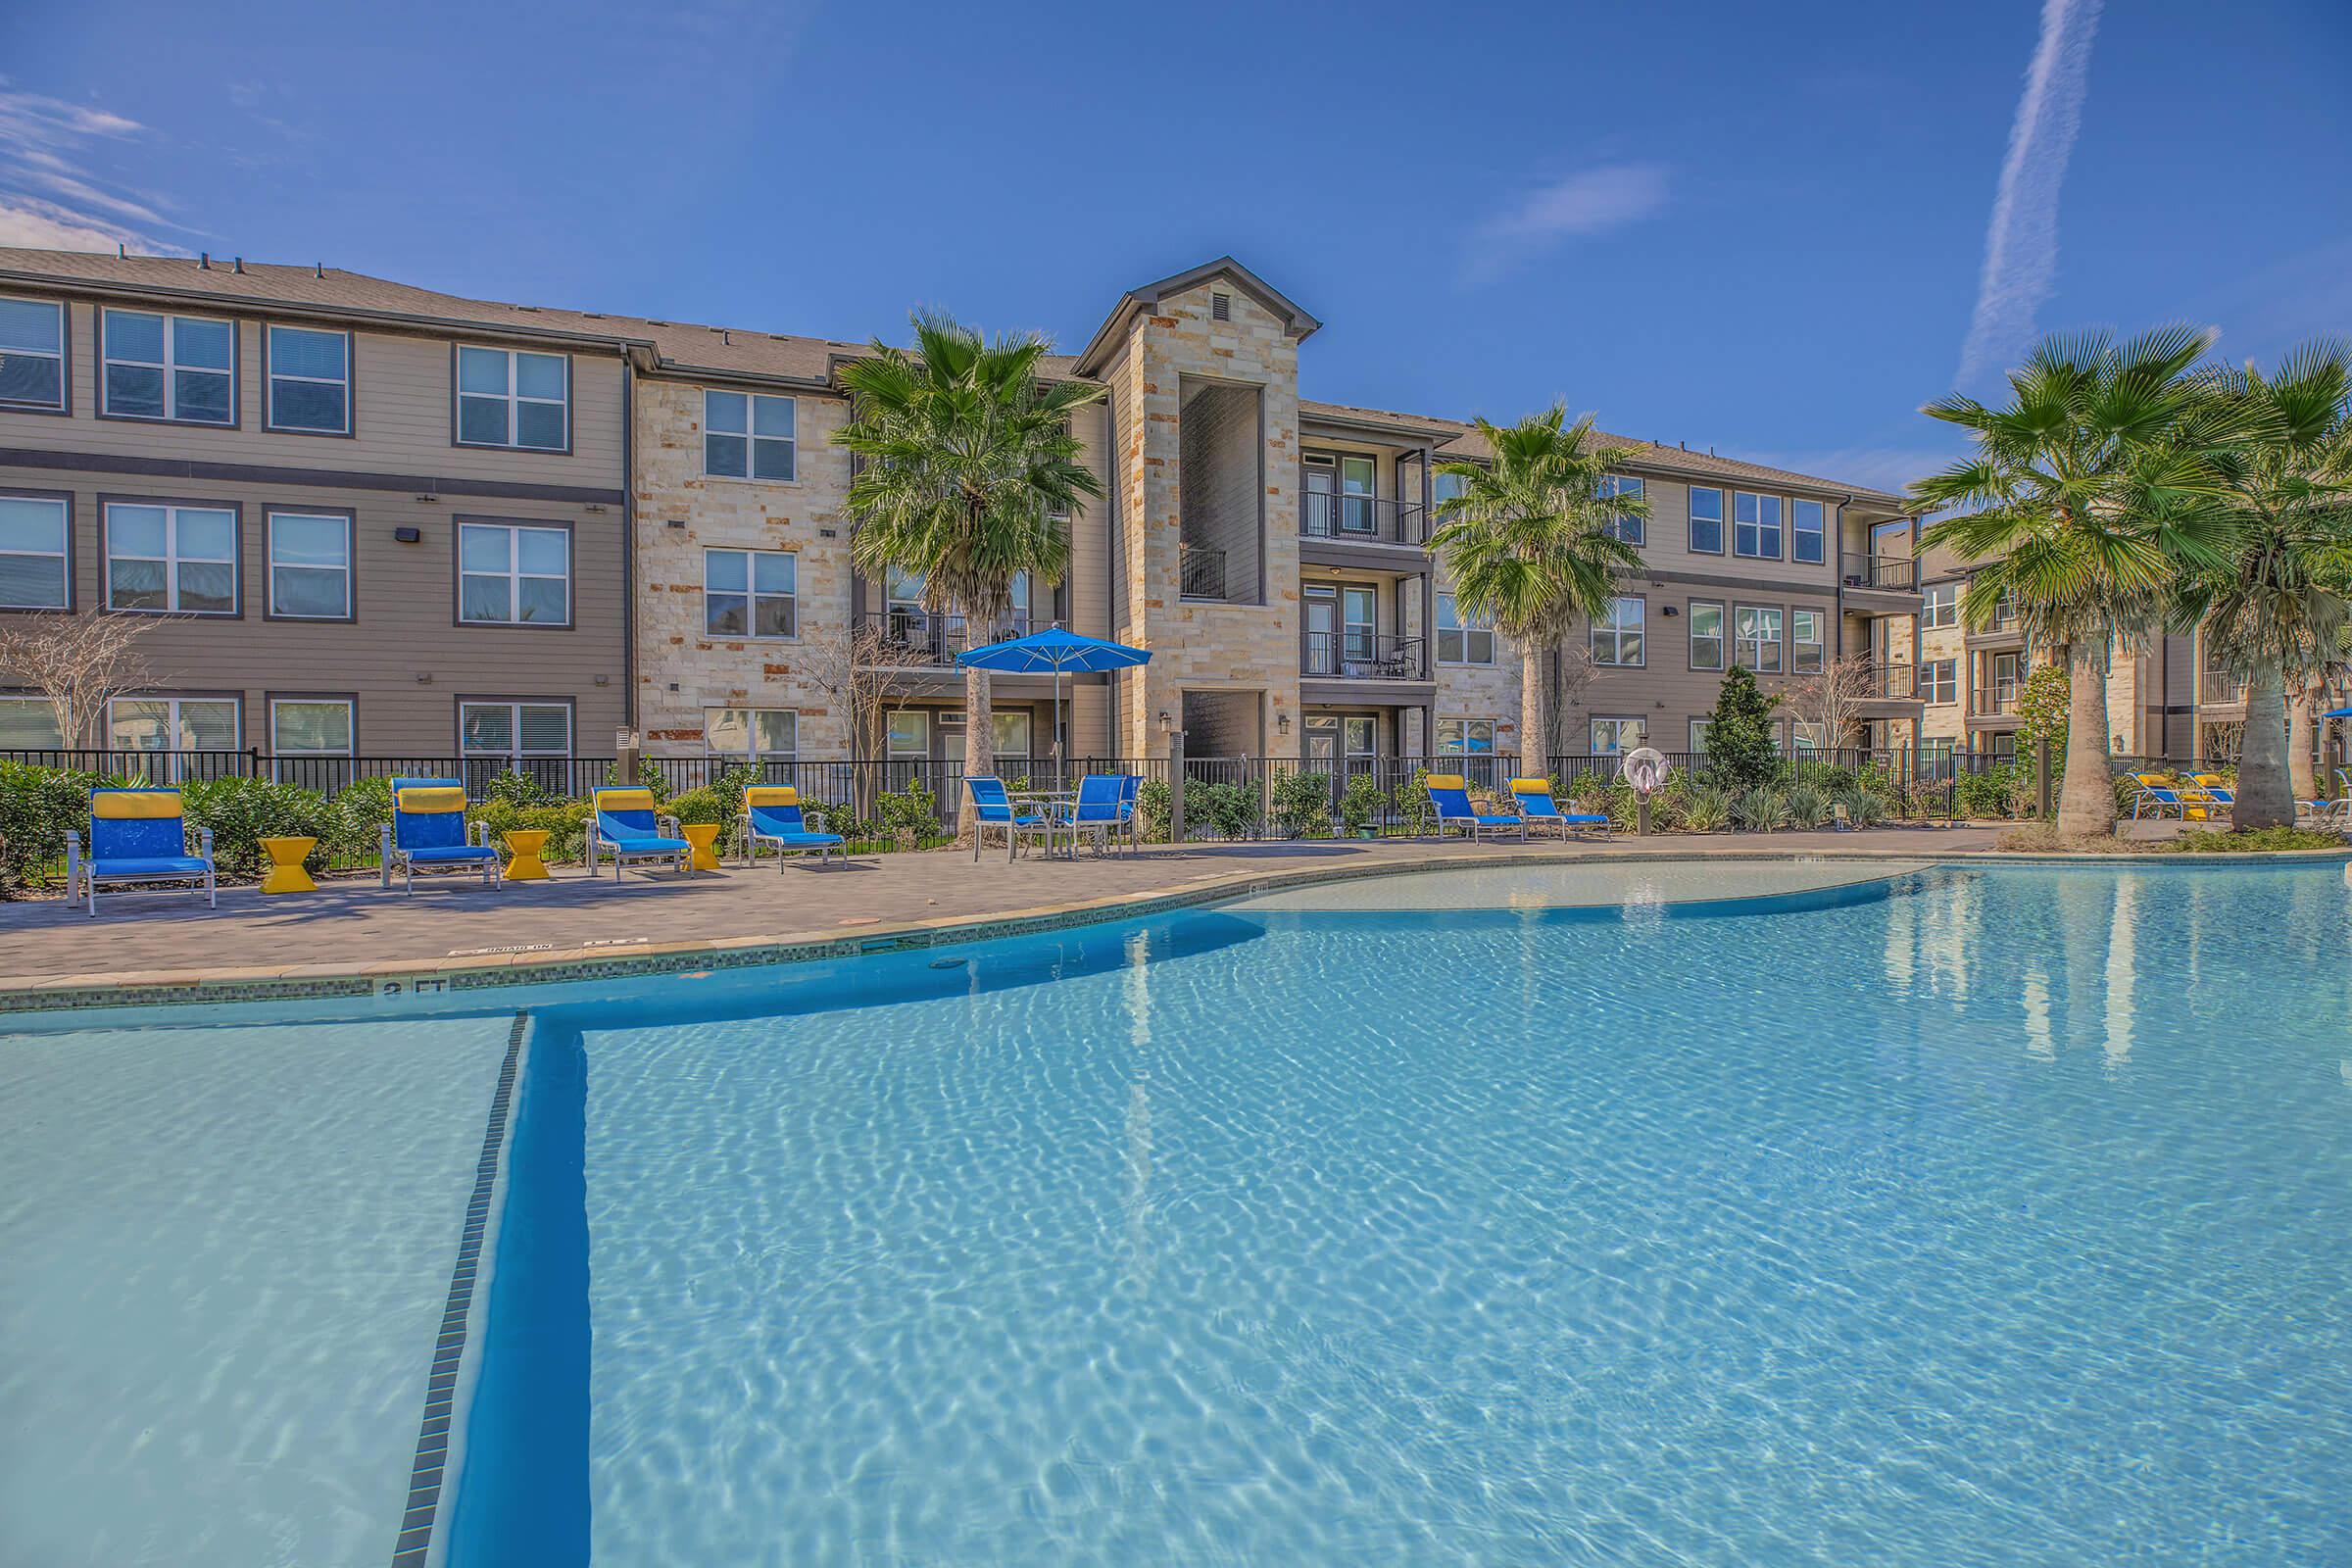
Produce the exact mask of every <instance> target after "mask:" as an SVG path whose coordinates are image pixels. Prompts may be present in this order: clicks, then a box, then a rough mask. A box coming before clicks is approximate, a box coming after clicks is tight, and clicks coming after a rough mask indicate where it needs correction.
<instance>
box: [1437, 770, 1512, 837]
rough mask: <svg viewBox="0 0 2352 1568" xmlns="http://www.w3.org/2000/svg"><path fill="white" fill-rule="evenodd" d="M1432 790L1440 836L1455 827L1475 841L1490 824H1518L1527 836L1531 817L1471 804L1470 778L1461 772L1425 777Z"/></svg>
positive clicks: (1510, 825) (1497, 826)
mask: <svg viewBox="0 0 2352 1568" xmlns="http://www.w3.org/2000/svg"><path fill="white" fill-rule="evenodd" d="M1423 783H1424V786H1425V787H1426V788H1427V789H1428V791H1429V804H1430V806H1431V807H1432V808H1433V809H1435V810H1436V811H1437V813H1438V837H1440V838H1444V837H1445V836H1446V828H1448V827H1453V828H1456V829H1459V830H1460V831H1462V832H1464V833H1467V834H1469V835H1470V842H1471V843H1473V844H1475V843H1477V842H1478V840H1479V838H1480V837H1481V836H1482V835H1483V834H1484V833H1485V832H1486V830H1487V829H1488V828H1496V829H1502V828H1513V827H1515V828H1517V829H1518V830H1519V837H1520V840H1521V841H1522V842H1525V840H1526V838H1527V818H1526V817H1524V816H1517V815H1504V814H1503V813H1501V812H1498V811H1481V810H1479V809H1477V808H1476V807H1474V806H1472V805H1471V804H1470V784H1469V781H1468V780H1467V779H1465V778H1463V776H1462V775H1461V774H1459V773H1432V774H1430V775H1429V776H1428V778H1427V779H1425V780H1424V781H1423Z"/></svg>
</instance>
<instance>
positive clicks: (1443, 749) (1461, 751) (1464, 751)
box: [1437, 715, 1501, 757]
mask: <svg viewBox="0 0 2352 1568" xmlns="http://www.w3.org/2000/svg"><path fill="white" fill-rule="evenodd" d="M1500 722H1501V721H1500V720H1499V719H1493V718H1463V717H1461V716H1459V715H1455V716H1453V717H1442V718H1440V719H1439V720H1438V726H1437V728H1438V734H1439V735H1440V736H1443V735H1444V734H1445V733H1446V725H1448V724H1454V725H1458V726H1460V727H1459V730H1458V732H1457V733H1458V735H1459V740H1458V742H1457V743H1456V744H1455V745H1452V746H1447V745H1446V744H1445V742H1444V741H1443V740H1440V741H1439V743H1438V747H1437V753H1438V755H1439V756H1440V757H1493V756H1494V755H1495V726H1496V725H1497V724H1498V723H1500ZM1473 729H1484V730H1485V731H1486V732H1487V749H1486V750H1485V751H1483V752H1474V751H1472V750H1470V744H1469V743H1470V732H1471V731H1472V730H1473Z"/></svg>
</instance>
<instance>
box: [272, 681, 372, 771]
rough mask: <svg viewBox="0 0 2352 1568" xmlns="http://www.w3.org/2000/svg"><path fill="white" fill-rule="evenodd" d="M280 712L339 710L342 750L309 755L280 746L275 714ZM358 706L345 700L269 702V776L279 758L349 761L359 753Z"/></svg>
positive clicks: (340, 698)
mask: <svg viewBox="0 0 2352 1568" xmlns="http://www.w3.org/2000/svg"><path fill="white" fill-rule="evenodd" d="M281 708H340V709H341V710H343V736H344V740H343V749H342V750H341V751H311V750H307V749H304V748H300V747H291V746H287V745H285V744H283V743H282V742H280V741H279V740H278V738H277V711H278V710H279V709H281ZM359 739H360V705H359V704H358V703H357V702H355V701H353V700H352V699H351V698H348V697H272V698H270V758H271V760H272V761H271V768H270V771H271V772H273V773H274V772H275V771H276V766H275V759H277V758H281V757H351V756H355V755H357V753H358V750H359Z"/></svg>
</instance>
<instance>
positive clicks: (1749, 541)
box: [1732, 490, 1781, 561]
mask: <svg viewBox="0 0 2352 1568" xmlns="http://www.w3.org/2000/svg"><path fill="white" fill-rule="evenodd" d="M1732 553H1733V554H1734V555H1739V556H1754V557H1756V558H1757V559H1758V560H1762V561H1778V560H1780V559H1781V498H1780V497H1779V496H1759V495H1750V494H1749V493H1748V492H1746V491H1745V490H1736V491H1734V492H1733V493H1732Z"/></svg>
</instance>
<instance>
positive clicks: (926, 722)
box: [882, 708, 931, 762]
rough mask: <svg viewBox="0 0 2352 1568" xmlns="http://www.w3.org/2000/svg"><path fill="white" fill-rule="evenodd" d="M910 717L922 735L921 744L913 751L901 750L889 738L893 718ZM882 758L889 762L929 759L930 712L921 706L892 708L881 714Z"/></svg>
mask: <svg viewBox="0 0 2352 1568" xmlns="http://www.w3.org/2000/svg"><path fill="white" fill-rule="evenodd" d="M900 718H911V719H913V720H914V722H915V728H916V731H917V732H918V733H919V734H920V735H921V736H922V745H921V747H920V748H919V749H918V750H915V751H911V752H908V751H902V750H900V749H899V748H898V747H897V746H896V744H895V743H894V742H893V741H892V740H891V736H890V726H891V721H892V720H893V719H900ZM882 758H883V760H884V761H889V762H927V761H929V760H931V713H930V711H928V710H926V709H921V708H894V709H892V710H891V711H889V712H887V713H884V714H883V715H882Z"/></svg>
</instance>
